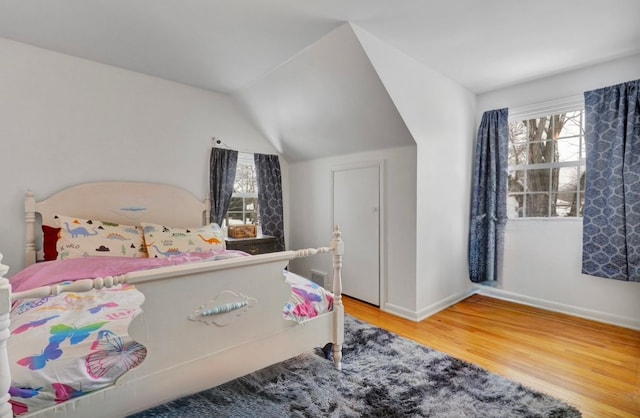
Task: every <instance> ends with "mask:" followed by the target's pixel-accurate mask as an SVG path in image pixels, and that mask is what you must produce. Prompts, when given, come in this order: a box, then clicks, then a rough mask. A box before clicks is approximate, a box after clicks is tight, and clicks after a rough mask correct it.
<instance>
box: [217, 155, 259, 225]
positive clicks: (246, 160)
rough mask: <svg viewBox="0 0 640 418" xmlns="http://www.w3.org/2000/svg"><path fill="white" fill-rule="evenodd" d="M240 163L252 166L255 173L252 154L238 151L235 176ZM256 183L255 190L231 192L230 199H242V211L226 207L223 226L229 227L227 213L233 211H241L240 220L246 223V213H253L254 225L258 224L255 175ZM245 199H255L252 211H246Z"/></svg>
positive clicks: (238, 212)
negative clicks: (254, 206)
mask: <svg viewBox="0 0 640 418" xmlns="http://www.w3.org/2000/svg"><path fill="white" fill-rule="evenodd" d="M242 165H248V166H252V167H253V172H254V174H255V173H256V171H255V161H254V159H253V154H249V153H238V163H237V166H236V176H237V173H238V169H239V168H240V166H242ZM255 181H256V184H255V190H256V191H255V192H236V191H235V190H234V192H233V193H232V194H231V199H234V198H235V199H242V211H232V210H230V209H227V212H226V213H225V214H224V224H225V225H224V226H225V227H227V228H228V227H229V225H230V223H229V220H230V219H229V213H234V214H240V213H242V222H243V224H246V223H247V214H252V213H255V219H256V222H255V225H260V211H259V205H260V203H259V202H258V184H257V177H256V179H255ZM246 199H256V208H255V210H253V211H247V210H246V207H247V202H246Z"/></svg>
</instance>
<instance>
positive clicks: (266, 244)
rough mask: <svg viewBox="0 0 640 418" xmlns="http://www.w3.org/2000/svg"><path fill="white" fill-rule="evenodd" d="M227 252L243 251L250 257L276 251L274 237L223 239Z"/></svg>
mask: <svg viewBox="0 0 640 418" xmlns="http://www.w3.org/2000/svg"><path fill="white" fill-rule="evenodd" d="M224 240H225V242H226V245H227V250H238V251H244V252H245V253H249V254H251V255H256V254H266V253H273V252H275V251H276V237H272V236H269V235H261V236H259V237H256V238H225V239H224Z"/></svg>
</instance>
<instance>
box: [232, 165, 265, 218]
mask: <svg viewBox="0 0 640 418" xmlns="http://www.w3.org/2000/svg"><path fill="white" fill-rule="evenodd" d="M225 223H226V225H227V226H228V225H240V224H258V183H257V180H256V166H255V163H254V162H253V155H252V154H239V155H238V165H237V168H236V179H235V182H234V184H233V195H232V196H231V202H230V203H229V209H228V210H227V215H226V216H225Z"/></svg>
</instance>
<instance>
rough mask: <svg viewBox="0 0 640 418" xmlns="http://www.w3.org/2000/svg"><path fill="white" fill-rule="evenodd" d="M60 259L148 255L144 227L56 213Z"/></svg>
mask: <svg viewBox="0 0 640 418" xmlns="http://www.w3.org/2000/svg"><path fill="white" fill-rule="evenodd" d="M55 219H56V221H57V223H58V226H59V227H60V238H59V239H58V243H57V246H56V248H57V250H58V260H63V259H66V258H79V257H93V256H101V257H105V256H106V257H147V249H146V247H145V245H144V236H143V233H142V227H140V226H132V225H121V224H117V223H112V222H106V221H98V220H92V219H82V218H72V217H69V216H63V215H56V216H55Z"/></svg>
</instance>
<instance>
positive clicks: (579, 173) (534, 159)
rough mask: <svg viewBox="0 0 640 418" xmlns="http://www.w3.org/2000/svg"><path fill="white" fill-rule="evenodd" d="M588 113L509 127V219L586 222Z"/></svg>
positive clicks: (510, 123) (567, 114)
mask: <svg viewBox="0 0 640 418" xmlns="http://www.w3.org/2000/svg"><path fill="white" fill-rule="evenodd" d="M584 175H585V148H584V111H583V110H576V111H571V112H564V113H557V114H553V115H549V116H543V117H537V118H528V119H523V120H516V121H510V122H509V194H508V200H507V210H508V214H509V218H540V217H580V216H582V205H583V203H584Z"/></svg>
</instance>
